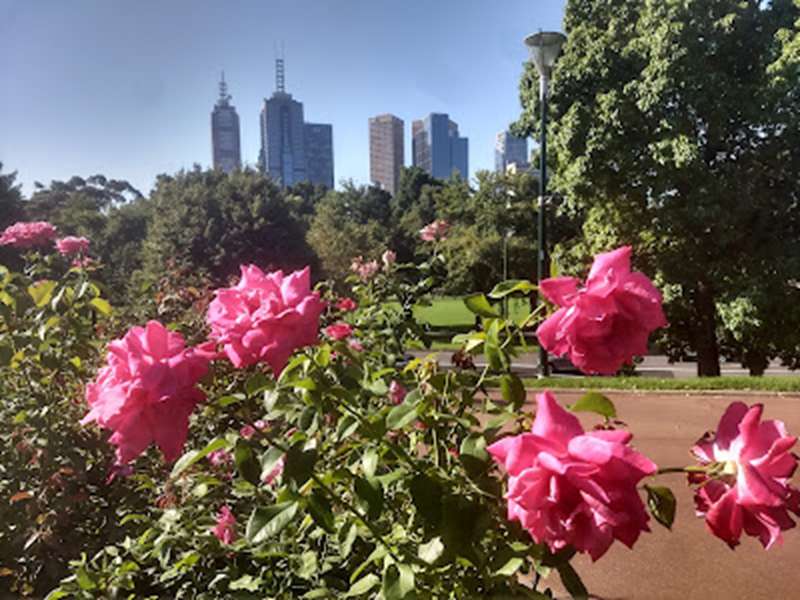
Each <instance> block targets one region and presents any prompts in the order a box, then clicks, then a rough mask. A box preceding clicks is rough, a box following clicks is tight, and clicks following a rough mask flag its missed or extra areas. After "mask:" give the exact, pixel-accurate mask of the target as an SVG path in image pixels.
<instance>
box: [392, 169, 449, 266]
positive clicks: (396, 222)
mask: <svg viewBox="0 0 800 600" xmlns="http://www.w3.org/2000/svg"><path fill="white" fill-rule="evenodd" d="M443 185H444V182H442V181H440V180H438V179H434V178H433V177H431V176H430V175H428V173H427V172H425V171H423V170H422V169H420V168H419V167H409V168H403V169H402V170H401V171H400V183H399V185H398V189H397V192H396V193H395V195H394V196H393V197H392V199H391V203H390V205H391V221H392V233H391V235H392V237H391V243H390V246H391V247H392V250H394V251H395V252H396V253H397V259H398V260H399V261H400V262H411V261H413V260H415V257H416V255H417V249H418V248H417V247H418V245H419V230H420V229H422V227H424V226H425V225H427V224H428V223H430V222H431V221H433V220H434V219H435V218H436V202H435V199H434V196H435V193H436V191H437V190H438V189H440V188H441V187H442V186H443Z"/></svg>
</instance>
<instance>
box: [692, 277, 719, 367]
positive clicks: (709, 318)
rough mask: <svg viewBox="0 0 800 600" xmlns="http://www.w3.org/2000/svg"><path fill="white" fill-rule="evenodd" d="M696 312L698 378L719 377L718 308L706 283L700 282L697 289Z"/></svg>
mask: <svg viewBox="0 0 800 600" xmlns="http://www.w3.org/2000/svg"><path fill="white" fill-rule="evenodd" d="M694 310H695V313H696V315H697V329H696V331H695V349H696V350H697V376H698V377H719V374H720V369H719V346H718V345H717V318H716V313H717V308H716V306H715V305H714V292H713V291H712V290H711V287H710V286H709V285H708V284H707V283H705V282H702V281H701V282H698V284H697V288H696V289H695V298H694Z"/></svg>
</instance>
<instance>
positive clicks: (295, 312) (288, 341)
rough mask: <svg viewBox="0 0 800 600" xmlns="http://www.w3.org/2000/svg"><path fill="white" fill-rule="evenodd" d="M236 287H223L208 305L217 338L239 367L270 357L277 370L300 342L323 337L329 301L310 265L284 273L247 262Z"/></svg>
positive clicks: (299, 346)
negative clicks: (319, 290)
mask: <svg viewBox="0 0 800 600" xmlns="http://www.w3.org/2000/svg"><path fill="white" fill-rule="evenodd" d="M241 271H242V277H241V279H240V280H239V283H238V284H236V285H235V286H234V287H230V288H224V289H219V290H217V291H216V292H215V294H216V297H215V298H214V300H213V301H212V302H211V304H210V305H209V307H208V314H207V315H206V320H207V321H208V323H209V325H210V326H211V335H210V337H211V339H212V340H214V341H216V342H218V343H220V344H222V345H223V349H224V352H225V355H226V356H227V357H228V359H229V360H230V361H231V362H232V363H233V366H235V367H236V368H241V367H247V366H250V365H253V364H256V363H260V362H266V363H268V364H269V365H270V367H272V371H273V372H274V373H275V375H276V376H277V375H278V374H280V372H281V371H282V370H283V367H284V366H285V365H286V362H287V361H288V360H289V357H290V356H291V355H292V352H294V351H295V350H296V349H298V348H302V347H303V346H310V345H312V344H316V343H317V333H318V329H319V316H320V314H321V313H322V310H323V308H324V305H323V303H322V301H321V300H320V299H319V295H318V294H317V293H316V292H312V291H311V272H310V270H309V269H308V267H306V268H305V269H303V270H302V271H295V272H294V273H292V274H291V275H287V276H284V275H283V272H282V271H274V272H272V273H267V274H265V273H264V272H263V271H262V270H261V269H259V268H258V267H256V266H255V265H249V266H244V265H243V266H242V267H241Z"/></svg>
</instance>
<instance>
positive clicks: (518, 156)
mask: <svg viewBox="0 0 800 600" xmlns="http://www.w3.org/2000/svg"><path fill="white" fill-rule="evenodd" d="M510 165H516V167H515V168H516V169H517V171H525V170H527V169H528V167H529V166H530V164H529V163H528V139H527V138H520V137H517V136H515V135H511V133H509V132H508V131H501V132H500V133H498V134H497V138H496V142H495V146H494V170H495V171H497V172H498V173H505V172H506V171H507V169H508V167H509V166H510Z"/></svg>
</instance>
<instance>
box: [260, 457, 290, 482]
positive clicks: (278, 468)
mask: <svg viewBox="0 0 800 600" xmlns="http://www.w3.org/2000/svg"><path fill="white" fill-rule="evenodd" d="M284 462H285V460H284V457H283V456H281V457H280V458H279V459H278V462H276V463H275V466H274V467H272V469H270V472H269V473H267V474H266V475H264V478H263V479H262V481H263V483H264V484H265V485H272V484H273V483H275V480H276V479H277V478H278V477H279V476H280V474H281V473H283V464H284Z"/></svg>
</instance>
